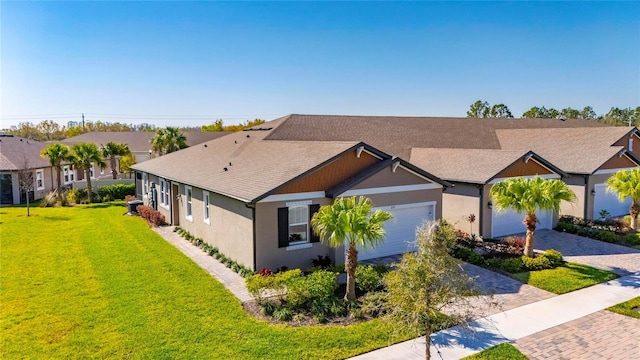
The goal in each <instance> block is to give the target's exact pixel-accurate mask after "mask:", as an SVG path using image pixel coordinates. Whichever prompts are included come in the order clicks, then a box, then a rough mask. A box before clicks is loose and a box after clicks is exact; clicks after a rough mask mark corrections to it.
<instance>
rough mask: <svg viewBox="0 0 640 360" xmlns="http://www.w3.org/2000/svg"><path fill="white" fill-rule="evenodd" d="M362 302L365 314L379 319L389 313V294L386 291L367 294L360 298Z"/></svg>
mask: <svg viewBox="0 0 640 360" xmlns="http://www.w3.org/2000/svg"><path fill="white" fill-rule="evenodd" d="M360 302H361V304H360V309H361V310H362V311H363V312H364V313H365V314H369V315H371V316H374V317H378V316H380V315H384V314H385V313H386V312H387V293H386V292H385V291H374V292H370V293H366V294H365V295H364V296H362V298H360Z"/></svg>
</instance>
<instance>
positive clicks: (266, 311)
mask: <svg viewBox="0 0 640 360" xmlns="http://www.w3.org/2000/svg"><path fill="white" fill-rule="evenodd" d="M258 306H259V307H260V312H261V313H262V315H266V316H271V315H273V312H274V311H275V310H276V304H275V303H273V302H272V301H260V302H258Z"/></svg>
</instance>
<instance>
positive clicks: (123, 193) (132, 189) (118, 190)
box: [98, 183, 136, 200]
mask: <svg viewBox="0 0 640 360" xmlns="http://www.w3.org/2000/svg"><path fill="white" fill-rule="evenodd" d="M135 193H136V184H134V183H131V184H113V185H105V186H100V187H99V188H98V195H100V196H101V197H103V198H104V197H105V196H109V197H110V198H111V199H117V200H122V199H125V198H126V197H127V196H133V195H135Z"/></svg>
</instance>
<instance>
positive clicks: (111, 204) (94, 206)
mask: <svg viewBox="0 0 640 360" xmlns="http://www.w3.org/2000/svg"><path fill="white" fill-rule="evenodd" d="M110 207H126V206H125V204H123V203H121V202H117V203H115V202H108V203H100V204H89V205H85V206H84V207H83V209H106V208H110Z"/></svg>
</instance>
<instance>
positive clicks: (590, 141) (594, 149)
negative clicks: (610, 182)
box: [496, 127, 640, 219]
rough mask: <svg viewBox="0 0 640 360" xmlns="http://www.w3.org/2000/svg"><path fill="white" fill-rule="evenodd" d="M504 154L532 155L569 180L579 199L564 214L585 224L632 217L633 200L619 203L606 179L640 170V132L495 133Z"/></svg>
mask: <svg viewBox="0 0 640 360" xmlns="http://www.w3.org/2000/svg"><path fill="white" fill-rule="evenodd" d="M496 135H497V136H498V140H499V142H500V145H501V147H502V148H503V149H524V150H529V149H530V150H533V151H535V152H536V153H537V154H540V156H542V157H544V158H545V159H546V160H548V161H549V162H551V163H553V164H554V165H556V166H557V167H558V168H560V169H562V171H564V172H566V173H568V174H569V176H568V177H566V178H564V179H563V180H564V181H565V182H566V183H567V184H568V185H569V188H571V190H573V192H575V194H576V196H577V202H576V203H573V204H571V203H566V202H563V203H562V206H561V214H563V215H574V216H578V217H583V218H586V219H598V218H600V211H602V210H605V211H607V212H608V213H609V214H610V216H621V215H626V214H628V213H629V207H630V206H631V198H627V199H626V200H625V201H620V200H619V199H618V197H617V195H616V194H615V193H612V192H609V191H607V184H606V181H607V179H608V178H609V177H610V176H611V175H612V174H613V173H615V172H617V171H620V170H627V169H633V168H635V167H637V166H639V165H640V160H638V159H639V158H640V132H639V131H638V129H637V128H629V127H602V128H574V129H526V130H497V131H496Z"/></svg>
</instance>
